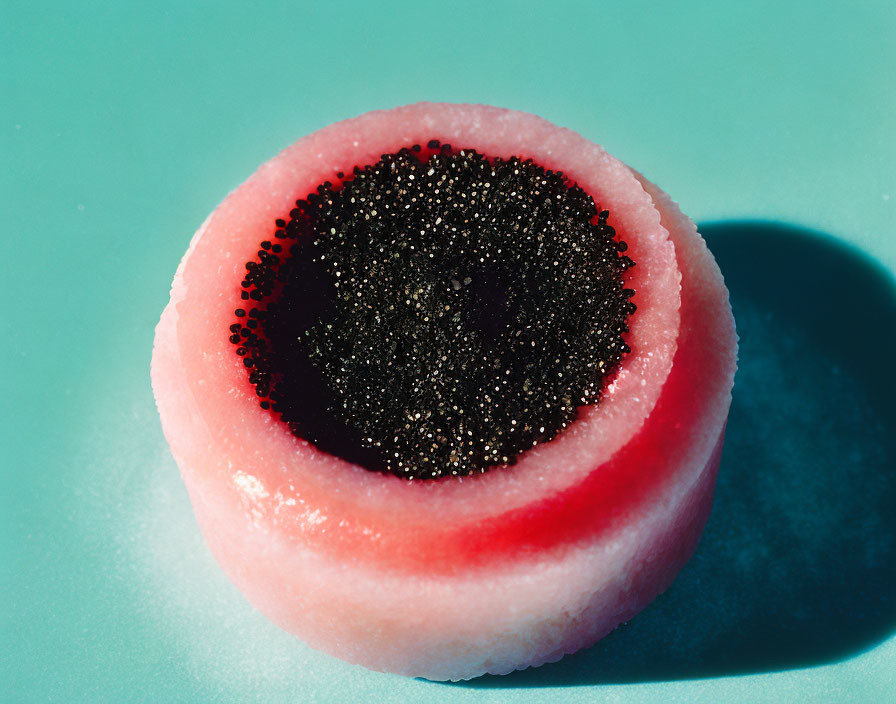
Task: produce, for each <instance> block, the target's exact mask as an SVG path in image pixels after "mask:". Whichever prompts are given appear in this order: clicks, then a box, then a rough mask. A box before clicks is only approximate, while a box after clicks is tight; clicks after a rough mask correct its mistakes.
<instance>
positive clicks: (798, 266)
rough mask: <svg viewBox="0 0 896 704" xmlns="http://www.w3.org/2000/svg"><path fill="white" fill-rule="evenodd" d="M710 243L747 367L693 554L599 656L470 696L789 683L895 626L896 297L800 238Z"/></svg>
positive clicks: (870, 271) (851, 259)
mask: <svg viewBox="0 0 896 704" xmlns="http://www.w3.org/2000/svg"><path fill="white" fill-rule="evenodd" d="M700 231H701V232H702V233H703V235H704V237H705V238H706V241H707V243H708V244H709V247H710V249H711V250H712V251H713V253H714V254H715V256H716V259H717V260H718V262H719V266H720V267H721V269H722V272H723V273H724V275H725V279H726V282H727V284H728V287H729V290H730V293H731V302H732V307H733V309H734V315H735V319H736V320H737V328H738V333H739V335H740V362H739V369H738V372H737V377H736V381H735V389H734V399H733V402H732V406H731V412H730V416H729V421H728V430H727V438H726V444H725V449H724V454H723V457H722V464H721V469H720V473H719V480H718V485H717V489H716V496H715V502H714V506H713V512H712V516H711V517H710V519H709V522H708V524H707V526H706V530H705V531H704V534H703V537H702V539H701V542H700V545H699V547H698V549H697V552H696V554H695V555H694V557H693V559H692V560H691V561H690V562H689V564H688V565H687V566H686V567H685V569H684V570H683V571H682V572H681V574H680V575H679V577H678V579H677V580H676V581H675V583H674V584H673V585H672V587H671V588H670V589H669V590H668V591H667V592H666V593H665V594H663V595H661V596H660V597H659V598H658V599H656V601H654V602H653V604H651V605H650V606H649V607H648V608H647V609H646V610H645V611H643V612H642V613H641V614H639V615H638V616H637V617H636V618H635V619H633V620H632V621H631V622H629V623H628V624H626V625H624V626H622V627H620V628H619V629H617V630H616V631H615V632H614V633H613V634H611V635H610V636H608V637H607V638H605V639H604V640H602V641H601V642H599V643H598V644H597V645H596V646H594V647H593V648H590V649H589V650H586V651H583V652H580V653H577V654H575V655H572V656H569V657H566V658H564V659H563V660H561V661H560V662H557V663H553V664H549V665H545V666H543V667H540V668H535V669H529V670H525V671H522V672H516V673H513V674H511V675H508V676H505V677H495V676H485V677H480V678H478V679H476V680H471V681H469V682H461V683H457V685H458V686H466V687H474V688H489V687H492V688H507V687H531V686H559V685H579V684H596V683H622V682H642V681H662V680H677V679H690V678H700V677H711V676H720V675H735V674H746V673H758V672H768V671H776V670H784V669H789V668H795V667H804V666H812V665H818V664H822V663H827V662H832V661H837V660H841V659H844V658H847V657H850V656H852V655H854V654H858V653H860V652H862V651H865V650H867V649H869V648H871V647H873V646H874V645H875V644H877V643H879V642H881V641H882V640H884V639H886V638H887V637H888V636H889V635H891V634H892V633H893V632H894V630H896V432H894V430H896V365H894V361H896V283H894V280H893V278H892V276H891V275H890V274H889V272H887V271H886V270H885V269H883V268H882V267H881V266H880V265H878V264H877V263H876V262H874V261H872V260H870V259H869V258H868V257H866V256H865V255H863V254H861V253H860V252H858V251H857V250H855V249H853V248H851V247H848V246H846V245H844V244H842V243H839V242H837V241H835V240H834V239H832V238H830V237H828V236H826V235H823V234H820V233H817V232H812V231H809V230H806V229H802V228H797V227H792V226H787V225H781V224H773V223H767V222H714V223H707V224H705V225H703V226H702V227H701V228H700Z"/></svg>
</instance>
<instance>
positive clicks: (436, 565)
mask: <svg viewBox="0 0 896 704" xmlns="http://www.w3.org/2000/svg"><path fill="white" fill-rule="evenodd" d="M431 138H437V139H441V140H442V141H444V142H450V143H452V144H453V145H455V146H458V147H463V146H468V147H472V148H476V149H477V150H479V151H481V152H483V153H486V154H488V155H492V156H509V155H511V154H516V155H520V156H531V157H532V158H534V159H536V160H537V161H539V163H541V164H543V165H544V166H546V167H548V168H561V165H562V170H563V171H564V172H565V173H567V174H568V175H569V176H570V178H571V179H573V180H575V181H576V182H578V183H579V185H581V186H582V187H583V188H585V190H586V191H588V192H590V193H592V194H593V195H594V196H595V199H596V200H597V201H598V202H599V203H600V205H601V206H602V207H607V208H609V209H610V210H611V212H612V213H613V216H612V217H611V224H613V225H614V226H615V227H617V229H618V230H619V231H620V232H621V233H622V235H623V237H624V238H625V239H626V241H628V243H629V244H630V246H631V250H632V257H633V258H634V259H635V260H636V261H638V266H637V267H635V269H633V270H632V275H633V283H632V284H631V285H632V286H633V287H635V288H637V290H638V298H637V299H636V302H637V303H638V304H639V311H638V313H637V314H636V317H635V318H634V319H633V324H632V334H631V339H630V344H631V345H632V347H633V348H634V351H633V353H632V355H630V356H629V357H628V358H627V359H626V361H625V363H624V365H623V368H622V372H621V373H620V375H619V377H618V379H617V380H616V382H615V384H614V387H613V390H612V393H610V394H608V395H607V397H606V398H605V400H604V401H603V402H602V403H601V404H600V406H598V407H597V408H596V409H593V410H591V411H589V412H588V413H587V414H584V415H583V417H582V418H580V420H578V421H576V423H574V424H573V426H571V427H570V428H569V429H568V430H567V431H565V432H564V433H563V434H562V435H561V436H560V437H559V438H558V439H557V440H555V441H553V442H551V443H548V444H546V445H544V446H542V447H540V448H537V449H536V450H533V451H530V452H528V453H526V455H525V456H524V457H523V458H522V460H521V461H520V463H519V464H518V465H517V466H516V467H514V468H513V469H511V470H508V471H492V472H489V473H487V474H485V475H482V476H481V477H478V478H476V479H475V480H469V479H467V480H464V481H463V482H460V481H454V480H449V481H443V482H435V483H431V482H430V483H421V482H416V483H413V484H408V483H406V482H403V481H402V480H397V479H395V478H393V477H390V476H383V475H377V474H371V473H368V472H366V471H364V470H362V469H359V468H356V467H352V466H350V465H348V464H347V463H345V462H342V461H341V460H337V459H335V458H332V457H329V456H327V455H324V454H323V453H320V452H317V451H316V450H314V448H312V447H310V446H308V445H307V444H305V443H303V442H302V441H299V440H297V439H296V438H294V436H292V435H291V434H289V432H288V430H285V428H284V427H283V425H282V424H281V423H279V422H278V421H277V420H276V419H275V418H273V417H272V416H271V415H270V414H267V413H263V412H261V411H260V410H259V409H258V407H257V400H256V399H255V397H254V394H252V388H251V386H249V385H248V382H247V381H246V379H245V372H244V370H243V369H242V366H241V365H239V360H238V359H237V358H236V357H235V355H234V354H233V351H232V348H231V346H230V345H229V343H226V334H222V333H221V331H222V330H224V331H226V329H227V324H228V323H229V315H230V313H231V310H232V308H233V307H234V301H235V300H236V299H237V295H238V294H237V291H238V282H239V280H240V278H241V275H242V264H243V263H244V262H245V261H247V260H249V259H251V258H252V257H253V255H254V252H255V249H256V248H257V245H258V242H260V241H261V239H265V238H266V237H268V236H269V232H270V224H271V222H272V221H273V219H274V218H276V217H280V216H282V215H283V214H284V210H282V209H280V207H279V206H277V205H276V203H277V202H279V199H281V198H282V199H283V203H284V204H285V206H286V209H287V210H288V205H289V203H290V202H291V201H292V200H293V199H294V198H296V197H301V196H303V195H306V194H307V192H308V191H310V190H311V188H313V185H316V183H318V182H320V181H323V180H326V179H327V178H332V174H333V173H334V172H335V171H339V170H345V171H348V170H349V169H350V168H351V166H353V165H354V164H355V163H361V164H363V163H366V162H369V161H372V160H375V159H376V158H377V157H378V155H379V154H380V153H382V152H385V151H391V150H395V149H397V148H399V147H401V146H407V145H409V144H412V143H414V142H421V141H424V142H425V141H427V140H428V139H431ZM356 142H357V144H355V143H356ZM532 145H537V146H536V147H534V148H533V147H532ZM364 149H366V150H367V151H364ZM639 179H640V177H637V178H635V177H633V176H632V174H631V172H630V171H629V170H628V169H627V167H625V166H624V165H622V164H621V163H620V162H618V161H617V160H615V159H613V158H612V157H609V156H608V155H606V153H605V152H603V151H602V150H600V149H599V148H598V147H596V146H594V145H592V144H590V143H589V142H587V141H586V140H584V139H583V138H581V137H579V136H578V135H575V134H574V133H572V132H569V131H568V130H562V129H560V128H557V127H554V126H552V125H550V124H549V123H546V122H544V121H543V120H540V119H539V118H535V117H533V116H530V115H525V114H522V113H515V112H511V111H505V110H499V109H495V108H486V107H482V106H453V105H449V106H445V105H433V104H421V105H415V106H409V107H406V108H398V109H396V110H393V111H388V112H380V113H370V114H368V115H365V116H362V117H361V118H357V119H356V120H350V121H346V122H343V123H339V124H337V125H334V126H331V127H329V128H326V129H325V130H321V131H320V132H317V133H315V134H313V135H311V136H309V137H307V138H305V139H303V140H300V141H299V142H298V143H297V144H296V145H294V146H293V147H291V148H290V149H288V150H286V151H285V152H283V153H282V154H281V155H280V156H278V157H277V158H275V159H274V160H272V161H271V162H269V163H268V164H266V165H265V166H263V167H262V168H261V169H260V170H259V171H258V172H257V173H256V175H254V176H253V177H252V178H251V179H250V180H249V181H247V182H246V184H244V185H243V186H241V187H240V188H239V189H238V190H237V191H235V192H234V193H233V194H231V196H230V197H228V199H227V200H226V201H225V202H224V203H223V204H222V205H221V206H220V207H219V208H218V210H216V211H215V213H213V214H212V216H211V217H210V218H209V220H207V221H206V223H205V224H204V225H203V227H202V228H200V231H199V232H198V233H197V235H196V237H194V240H193V243H192V244H191V246H190V249H189V251H188V253H187V255H186V256H185V257H184V261H183V262H182V264H181V267H180V268H179V270H178V274H177V276H176V277H175V283H174V286H173V287H172V302H171V304H169V306H168V308H167V309H166V311H165V313H164V314H163V317H162V320H161V322H160V324H159V327H158V330H157V337H156V348H155V351H154V357H153V387H154V390H155V393H156V398H157V402H158V405H159V409H160V413H161V415H162V419H163V427H164V429H165V433H166V436H167V437H168V439H169V442H170V443H171V446H172V451H173V453H174V455H175V458H176V459H177V461H178V464H179V466H180V468H181V471H182V473H183V476H184V480H185V482H186V484H187V487H188V490H189V492H190V496H191V500H192V502H193V505H194V510H195V512H196V516H197V519H198V521H199V524H200V527H201V528H202V530H203V533H204V535H205V537H206V540H207V542H208V544H209V546H210V548H211V549H212V552H213V553H214V554H215V556H216V558H217V559H218V561H219V562H220V563H221V565H222V567H224V569H225V571H226V572H227V573H228V574H229V575H230V576H231V578H232V579H233V580H234V582H235V583H236V584H237V585H238V586H239V588H240V589H241V590H242V591H243V593H244V594H245V595H246V596H247V598H249V600H250V601H251V602H252V603H253V604H254V605H255V606H256V607H258V608H259V609H260V610H261V611H263V612H264V613H265V614H266V615H268V616H269V617H270V618H271V619H272V620H273V621H275V622H276V623H278V624H280V625H281V626H282V627H284V628H286V629H287V630H289V631H291V632H294V633H296V634H298V635H300V636H301V637H302V638H303V639H304V640H306V641H307V642H308V643H310V644H311V645H313V646H314V647H317V648H319V649H321V650H325V651H327V652H330V653H333V654H335V655H337V656H339V657H343V658H345V659H347V660H350V661H352V662H357V663H360V664H363V665H366V666H367V667H371V668H374V669H380V670H386V671H391V672H399V673H402V674H407V675H416V676H425V677H430V678H433V679H461V678H468V677H473V676H476V675H478V674H482V673H484V672H494V673H503V672H508V671H511V670H513V669H517V668H520V667H525V666H528V665H537V664H540V663H542V662H547V661H550V660H555V659H557V658H559V657H561V656H562V655H563V654H564V653H567V652H573V651H574V650H577V649H578V648H581V647H585V646H587V645H589V644H591V643H593V642H594V641H595V640H597V639H598V638H600V637H602V636H603V635H605V634H606V633H607V632H609V631H610V630H612V628H614V627H615V626H616V625H617V624H618V623H619V622H621V621H623V620H625V619H627V618H630V617H631V616H633V615H634V614H635V613H637V611H639V610H640V609H641V608H643V607H644V606H645V605H646V604H647V603H649V601H650V600H651V599H652V598H653V597H654V596H655V595H656V594H657V593H659V592H660V591H662V590H663V589H665V588H666V587H667V586H668V584H669V583H671V581H672V579H673V578H674V576H675V574H677V572H678V570H679V569H680V568H681V566H682V565H683V564H684V562H685V561H686V559H687V558H688V557H689V555H690V554H691V552H692V551H693V549H694V546H695V545H696V542H697V539H698V537H699V533H700V531H701V530H702V526H703V523H704V522H705V519H706V516H707V515H708V513H709V509H710V506H711V498H712V488H713V485H714V478H715V472H716V468H717V465H718V458H719V453H720V450H721V442H722V436H723V431H724V422H725V417H726V415H727V409H728V404H729V402H730V388H731V381H732V378H733V372H734V364H735V353H736V339H735V337H734V328H733V321H732V319H731V314H730V307H729V306H728V302H727V292H726V291H725V288H724V283H723V282H722V280H721V276H720V274H719V272H718V269H717V267H716V266H715V262H714V261H713V260H712V257H711V255H709V253H708V251H707V250H706V248H705V245H704V244H703V242H702V240H701V239H700V237H699V235H697V234H696V230H695V228H694V227H693V224H692V223H691V222H690V221H689V220H688V219H687V218H686V217H684V216H683V215H682V214H681V213H680V212H679V211H678V210H677V208H676V207H675V206H674V204H673V203H672V202H671V201H670V200H669V199H668V197H667V196H665V194H663V193H662V192H661V191H659V190H658V189H656V188H655V187H654V186H652V185H651V184H649V183H647V182H646V181H643V179H641V181H640V182H639ZM309 183H310V184H311V188H309V187H308V186H307V184H309ZM642 183H643V188H642ZM295 184H299V185H298V187H296V185H295ZM670 237H671V239H669V238H670ZM673 243H674V246H673ZM670 257H671V259H670ZM676 262H677V264H676ZM635 275H637V277H639V278H638V279H637V280H636V281H634V277H635ZM679 278H680V279H681V286H682V289H681V294H680V295H681V318H679V288H678V284H679ZM679 320H680V321H681V330H680V335H679ZM701 342H707V344H706V345H704V346H702V347H700V348H699V349H698V350H697V351H696V352H695V351H694V350H695V345H697V346H699V345H700V343H701ZM688 343H689V344H688ZM676 345H677V347H676ZM676 350H677V351H676ZM673 355H675V357H674V364H675V365H676V366H678V367H680V368H681V369H688V370H689V372H690V371H692V368H694V369H696V368H700V369H705V370H706V377H705V378H702V379H699V380H695V384H694V387H693V389H692V391H691V396H690V397H689V398H687V399H684V400H683V399H681V398H677V397H676V398H674V399H670V400H669V401H667V402H665V404H663V407H664V408H668V407H670V404H671V406H672V407H673V408H674V407H677V406H676V404H678V405H680V406H681V408H682V409H684V411H685V415H686V416H687V417H688V418H690V419H691V420H690V422H691V423H692V427H690V428H686V429H684V430H685V432H683V433H682V437H683V440H682V441H683V447H681V448H678V449H677V451H676V452H672V451H670V452H669V456H670V460H669V463H668V466H667V467H662V468H661V470H662V471H660V472H659V473H658V474H657V479H656V481H655V485H656V491H653V492H647V493H644V495H643V496H641V495H639V496H638V497H637V500H636V501H635V502H634V503H633V504H632V505H630V506H626V507H625V510H624V511H623V512H622V515H621V516H620V517H618V520H615V521H614V522H613V523H612V524H610V525H609V526H608V527H605V528H604V529H603V530H601V531H595V532H592V533H588V532H584V533H581V534H574V535H573V536H572V537H570V536H564V537H563V539H559V538H558V539H557V540H556V542H555V543H553V544H552V543H551V542H550V540H548V541H547V542H546V543H544V544H543V545H542V546H541V547H539V548H538V549H527V550H525V551H523V552H517V553H514V552H513V551H512V547H513V545H512V544H510V545H504V546H503V552H499V553H496V554H495V555H491V554H489V555H488V557H489V559H488V560H481V561H478V562H477V561H475V560H473V561H471V562H470V564H467V563H463V562H462V563H459V562H458V561H457V560H456V559H455V558H457V557H458V555H461V548H460V547H459V543H457V540H458V537H457V536H458V535H463V531H464V530H468V531H476V530H477V527H479V526H484V525H485V524H486V522H488V521H489V520H492V521H495V520H497V521H500V520H501V517H502V516H509V515H512V514H514V513H517V514H518V513H519V512H520V511H522V512H523V513H524V514H525V513H526V511H528V510H529V509H528V508H527V507H528V506H530V505H531V506H532V507H533V508H535V507H539V508H543V506H544V504H545V503H550V502H551V500H552V499H551V497H552V496H557V495H561V494H564V493H565V494H569V493H575V492H576V486H577V484H578V483H581V482H583V481H584V480H585V479H587V478H588V477H591V476H593V474H594V473H595V472H600V471H601V469H602V467H603V466H604V465H607V466H608V467H610V466H611V465H612V463H609V462H608V460H610V459H612V458H613V457H615V456H616V455H620V456H622V457H626V459H629V458H628V456H627V455H626V453H624V452H623V453H620V452H619V450H620V448H622V447H623V446H624V445H625V444H626V443H627V442H628V441H629V440H630V439H631V438H633V437H636V436H637V434H638V432H639V429H640V428H641V427H642V426H644V425H645V420H646V419H647V418H648V417H649V415H650V413H651V411H652V410H653V408H654V407H655V406H656V405H657V402H658V400H659V398H660V396H661V394H662V393H663V391H664V384H665V381H666V378H667V377H668V375H669V372H670V370H671V369H672V368H673ZM698 381H699V382H701V383H696V382H698ZM664 398H665V397H664ZM650 425H651V424H650V423H647V427H650ZM650 457H651V458H653V455H652V454H651V455H650ZM634 469H635V470H637V467H635V468H634ZM605 471H609V470H605ZM534 513H535V511H533V515H534ZM555 520H556V519H555ZM598 522H599V521H598ZM415 531H418V532H415ZM408 533H411V534H412V535H413V537H414V540H413V541H411V542H409V540H408V538H407V534H408ZM470 534H472V535H475V533H470ZM576 535H577V536H578V537H576ZM510 542H511V543H512V536H511V540H510ZM483 550H487V548H483ZM474 557H475V556H474ZM499 558H500V559H499ZM445 566H450V568H445Z"/></svg>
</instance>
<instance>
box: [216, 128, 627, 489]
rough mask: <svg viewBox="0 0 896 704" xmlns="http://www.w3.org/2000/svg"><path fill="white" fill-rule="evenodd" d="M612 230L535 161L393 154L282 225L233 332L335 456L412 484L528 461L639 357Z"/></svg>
mask: <svg viewBox="0 0 896 704" xmlns="http://www.w3.org/2000/svg"><path fill="white" fill-rule="evenodd" d="M608 217H609V214H608V213H607V211H599V210H598V208H597V206H596V205H595V203H594V201H593V199H592V198H591V197H590V196H589V195H588V194H586V193H585V192H584V191H583V190H582V189H581V188H579V187H577V186H575V185H571V184H570V183H569V182H568V181H567V179H566V178H565V177H564V175H563V174H562V173H558V172H552V171H549V170H546V169H544V168H542V167H541V166H539V165H537V164H535V163H533V162H531V161H521V160H520V159H517V158H511V159H507V160H502V159H488V158H486V157H484V156H482V155H480V154H478V153H476V152H475V151H471V150H457V151H455V150H452V149H451V147H449V146H447V145H441V144H439V143H438V142H436V141H435V140H433V141H431V142H429V143H428V144H427V147H426V150H425V151H424V150H423V149H422V148H420V147H419V146H418V145H414V147H413V148H411V149H403V150H401V151H399V152H398V153H396V154H386V155H384V156H383V157H382V158H381V159H380V160H379V161H378V162H377V163H376V164H373V165H369V166H366V167H363V168H360V167H356V168H355V169H354V172H353V173H352V174H350V175H349V176H348V177H347V180H346V181H345V182H344V183H343V184H337V185H334V184H332V183H330V182H325V183H323V184H321V185H320V186H319V187H318V189H317V191H316V192H315V193H312V194H310V195H309V196H308V197H307V198H306V199H304V200H300V201H297V203H296V207H295V208H294V209H293V210H292V211H291V212H290V213H289V216H288V218H285V217H284V218H281V219H278V220H277V221H276V222H275V226H276V230H275V233H274V238H272V239H271V240H265V241H264V242H262V243H261V245H260V249H259V250H258V254H257V259H256V260H255V261H251V262H247V263H246V277H245V280H244V281H243V282H242V286H243V289H246V290H245V291H243V293H244V294H245V293H246V292H247V291H248V300H250V301H253V302H256V303H257V305H254V307H251V308H249V309H248V313H247V310H246V304H245V303H244V304H242V307H241V308H240V309H239V310H235V315H236V316H237V317H238V318H239V320H237V323H238V324H235V325H232V326H231V328H230V329H231V331H235V330H239V332H233V334H232V336H231V338H230V339H231V340H232V341H233V342H234V343H235V344H239V345H240V347H239V349H240V350H242V352H240V354H242V355H243V357H242V359H243V363H244V364H245V365H246V368H247V371H248V373H249V375H250V376H249V378H250V381H251V382H252V384H254V385H255V388H256V392H257V394H258V396H259V397H260V399H261V401H260V402H261V404H262V407H263V408H267V407H270V408H271V410H272V411H273V412H274V413H277V414H279V415H280V417H281V418H282V420H283V421H285V422H286V423H288V424H289V425H290V428H291V429H292V431H293V432H294V433H296V434H297V435H299V436H300V437H303V438H305V439H307V440H309V441H311V442H313V443H315V444H317V445H318V446H319V447H321V449H324V450H326V451H328V452H334V453H335V454H339V455H341V456H343V457H345V458H346V459H349V460H351V461H354V462H357V463H359V464H361V465H363V466H365V467H367V468H369V469H374V470H385V471H390V472H392V473H394V474H396V475H398V476H402V477H409V478H410V477H413V478H435V477H440V476H444V475H452V474H454V475H466V474H470V473H474V472H482V471H486V470H487V469H488V468H490V467H493V466H496V465H502V464H512V463H513V462H514V461H515V460H516V458H517V456H518V455H519V454H520V453H521V452H523V451H525V450H526V449H528V448H531V447H532V446H533V445H536V444H538V443H542V442H546V441H549V440H551V439H552V438H554V437H555V436H556V435H557V434H558V433H559V432H560V431H561V430H562V429H563V428H565V427H566V426H567V425H569V423H570V422H572V421H573V419H574V418H575V417H576V414H577V409H578V407H580V406H582V405H585V404H592V403H596V402H597V401H598V400H599V398H600V394H601V391H602V389H603V388H604V386H605V383H606V379H607V377H608V375H610V374H611V373H612V372H613V371H614V370H615V368H616V367H617V365H618V364H619V362H620V360H621V358H622V356H623V355H624V354H625V353H626V352H628V351H629V348H628V346H627V345H626V343H625V341H624V339H623V333H625V332H627V330H628V328H627V325H626V319H627V316H628V315H629V314H630V313H632V312H633V311H634V308H635V307H634V305H633V304H632V302H631V301H630V298H631V296H632V295H633V293H634V292H633V291H632V290H630V289H626V288H625V287H624V284H623V272H624V271H625V269H626V268H628V267H629V266H631V265H632V264H633V262H632V261H631V259H629V258H628V257H627V256H625V255H623V254H621V252H623V251H625V249H626V247H625V244H624V243H623V242H620V241H618V240H617V239H616V238H615V232H614V230H613V228H612V227H611V226H610V225H609V224H608ZM281 243H283V244H281ZM284 249H285V251H284ZM242 300H246V296H242ZM247 315H248V319H247V317H246V316H247ZM256 321H257V322H256ZM244 326H246V327H244Z"/></svg>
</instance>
